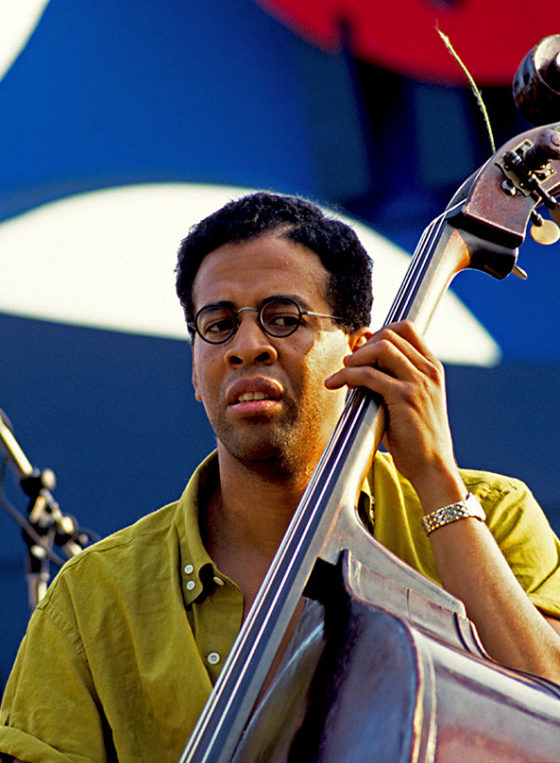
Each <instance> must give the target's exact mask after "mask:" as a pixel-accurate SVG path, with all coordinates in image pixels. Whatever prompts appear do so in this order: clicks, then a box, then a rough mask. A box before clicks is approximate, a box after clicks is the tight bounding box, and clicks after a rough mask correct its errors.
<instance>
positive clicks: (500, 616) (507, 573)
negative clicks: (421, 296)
mask: <svg viewBox="0 0 560 763" xmlns="http://www.w3.org/2000/svg"><path fill="white" fill-rule="evenodd" d="M344 365H345V367H344V369H342V370H341V371H339V372H338V373H336V374H334V375H333V376H331V377H329V379H327V380H326V382H325V383H326V385H327V387H329V388H338V387H341V386H343V385H344V384H347V385H349V386H363V387H367V388H369V389H371V390H373V391H374V392H376V393H378V394H379V395H381V397H382V398H383V400H384V403H385V407H386V411H387V432H386V436H385V440H384V442H385V444H386V446H387V448H388V450H389V451H390V453H391V455H392V456H393V460H394V462H395V465H396V467H397V469H398V470H399V471H400V473H401V474H402V475H403V476H405V477H406V478H407V479H408V480H409V481H410V482H411V483H412V485H413V487H414V489H415V490H416V492H417V494H418V497H419V498H420V501H421V503H422V508H423V510H424V513H425V514H429V513H431V512H433V511H436V510H437V509H440V508H442V507H444V506H448V505H450V504H453V503H456V502H458V501H462V500H464V499H465V497H466V495H467V489H466V487H465V484H464V482H463V480H462V477H461V475H460V472H459V469H458V467H457V464H456V462H455V457H454V453H453V443H452V438H451V433H450V429H449V422H448V417H447V404H446V397H445V380H444V372H443V366H442V365H441V363H440V362H439V361H438V360H437V358H435V357H434V356H433V355H432V354H431V353H430V351H429V350H428V348H427V347H426V345H425V344H424V342H423V341H422V339H421V338H420V337H419V336H418V335H417V334H416V332H415V330H414V328H413V326H412V325H411V324H410V323H408V322H403V323H399V324H393V325H392V326H391V327H386V328H384V329H381V330H380V331H378V332H376V333H375V334H373V335H372V337H371V338H370V339H369V341H368V342H367V343H366V344H364V345H362V346H361V347H360V348H359V349H357V350H356V351H355V352H354V353H353V354H352V355H351V356H349V357H348V358H346V359H345V362H344ZM430 539H431V542H432V548H433V552H434V556H435V560H436V564H437V568H438V572H439V574H440V577H441V579H442V582H443V585H444V587H445V588H446V589H447V590H448V591H449V592H450V593H452V594H453V595H454V596H457V597H458V598H459V599H461V600H462V601H463V603H464V604H465V607H466V609H467V613H468V615H469V617H470V618H471V620H472V621H473V622H474V624H475V625H476V627H477V630H478V632H479V635H480V638H481V640H482V643H483V644H484V646H485V648H486V650H487V651H488V653H489V654H490V655H491V656H492V657H493V658H494V659H496V660H497V661H498V662H501V663H502V664H504V665H507V666H509V667H513V668H516V669H518V670H523V671H526V672H530V673H534V674H536V675H540V676H543V677H545V678H548V679H550V680H552V681H555V682H557V683H560V622H558V621H554V620H553V619H552V618H547V617H544V616H543V615H542V614H541V613H540V612H539V611H538V610H537V609H536V607H535V606H534V605H533V604H532V603H531V601H530V600H529V598H528V596H527V595H526V593H525V592H524V590H523V589H522V587H521V585H520V584H519V582H518V581H517V579H516V578H515V576H514V574H513V572H512V571H511V569H510V567H509V565H508V564H507V562H506V560H505V558H504V556H503V554H502V552H501V551H500V549H499V547H498V545H497V543H496V541H495V540H494V538H493V536H492V534H491V533H490V531H489V529H488V527H487V526H486V524H485V523H483V522H481V521H479V520H478V519H476V518H466V519H461V520H459V521H456V522H451V523H449V524H447V525H444V526H442V527H439V528H438V529H437V530H435V531H434V532H432V533H431V535H430Z"/></svg>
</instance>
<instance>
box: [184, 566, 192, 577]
mask: <svg viewBox="0 0 560 763" xmlns="http://www.w3.org/2000/svg"><path fill="white" fill-rule="evenodd" d="M193 571H194V567H193V566H192V564H186V565H185V572H186V573H187V575H190V574H191V572H193Z"/></svg>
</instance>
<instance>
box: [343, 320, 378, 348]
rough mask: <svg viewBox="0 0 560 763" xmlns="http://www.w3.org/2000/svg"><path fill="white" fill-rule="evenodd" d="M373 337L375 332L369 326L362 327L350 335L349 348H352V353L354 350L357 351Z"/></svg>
mask: <svg viewBox="0 0 560 763" xmlns="http://www.w3.org/2000/svg"><path fill="white" fill-rule="evenodd" d="M372 336H373V331H372V330H371V329H370V328H369V326H362V327H361V328H359V329H357V330H356V331H353V332H352V333H351V334H348V346H349V347H350V351H351V352H354V350H357V349H358V347H361V346H362V345H363V344H365V343H366V342H367V341H368V339H371V337H372Z"/></svg>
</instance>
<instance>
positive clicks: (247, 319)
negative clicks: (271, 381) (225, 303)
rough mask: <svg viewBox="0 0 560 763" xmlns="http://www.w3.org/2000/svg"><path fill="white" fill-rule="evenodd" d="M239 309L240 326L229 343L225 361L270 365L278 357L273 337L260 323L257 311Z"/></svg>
mask: <svg viewBox="0 0 560 763" xmlns="http://www.w3.org/2000/svg"><path fill="white" fill-rule="evenodd" d="M245 310H246V312H245V311H241V310H240V311H239V326H238V328H237V331H236V332H235V334H234V335H233V337H232V338H231V341H230V342H228V344H227V349H226V353H225V361H226V363H227V364H228V365H229V366H242V365H253V364H255V363H262V364H265V365H270V364H271V363H274V361H275V360H276V358H277V357H278V352H277V350H276V347H275V346H274V345H273V344H272V341H271V340H272V337H270V336H268V334H266V333H265V332H264V331H263V330H262V328H261V327H260V325H259V322H258V320H257V311H256V310H249V309H246V308H245Z"/></svg>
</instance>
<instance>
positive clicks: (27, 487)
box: [0, 410, 99, 611]
mask: <svg viewBox="0 0 560 763" xmlns="http://www.w3.org/2000/svg"><path fill="white" fill-rule="evenodd" d="M0 449H2V451H3V452H4V454H5V457H6V459H7V461H8V462H9V463H10V464H11V466H12V467H13V468H14V470H15V472H16V474H17V476H18V477H19V484H20V487H21V489H22V490H23V492H24V493H25V495H26V496H28V498H29V505H28V509H27V513H28V516H27V518H26V517H24V516H23V515H22V514H21V513H20V512H18V511H17V510H16V509H15V508H14V507H13V506H11V504H9V502H8V501H7V500H6V499H5V496H2V498H3V500H2V505H3V507H4V509H6V511H7V512H8V514H10V516H11V517H12V519H14V520H15V521H16V522H17V523H18V524H19V525H20V527H21V528H22V535H23V539H24V541H25V543H26V545H27V558H26V579H27V588H28V599H29V607H30V609H31V611H33V610H34V609H35V607H36V606H37V604H38V603H39V602H40V601H41V599H42V598H43V596H44V595H45V593H46V592H47V587H48V584H49V582H50V578H51V571H50V563H51V562H54V563H55V564H57V565H59V566H60V565H62V564H64V559H63V558H62V557H60V556H59V555H58V554H57V553H55V552H54V551H53V546H54V545H56V546H58V547H60V548H61V549H62V550H63V551H64V553H65V555H66V557H67V558H71V557H72V556H75V555H76V554H78V553H80V551H82V549H83V547H84V545H85V544H86V543H87V542H88V540H99V537H98V536H97V535H96V534H95V533H93V532H91V531H90V530H84V529H83V528H80V527H79V525H78V523H77V522H76V520H75V519H74V518H73V517H71V516H70V515H69V514H63V513H62V511H61V510H60V507H59V505H58V503H57V502H56V501H55V499H54V498H53V496H52V494H51V492H50V491H51V490H53V489H54V487H55V485H56V478H55V475H54V473H53V472H52V471H51V470H50V469H44V470H43V471H39V470H38V469H34V468H33V467H32V466H31V463H30V462H29V460H28V459H27V457H26V455H25V453H24V452H23V450H22V449H21V447H20V445H19V443H18V442H17V440H16V438H15V437H14V435H13V431H12V426H11V423H10V420H9V419H8V417H7V416H6V414H5V413H4V412H3V411H2V410H0Z"/></svg>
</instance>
